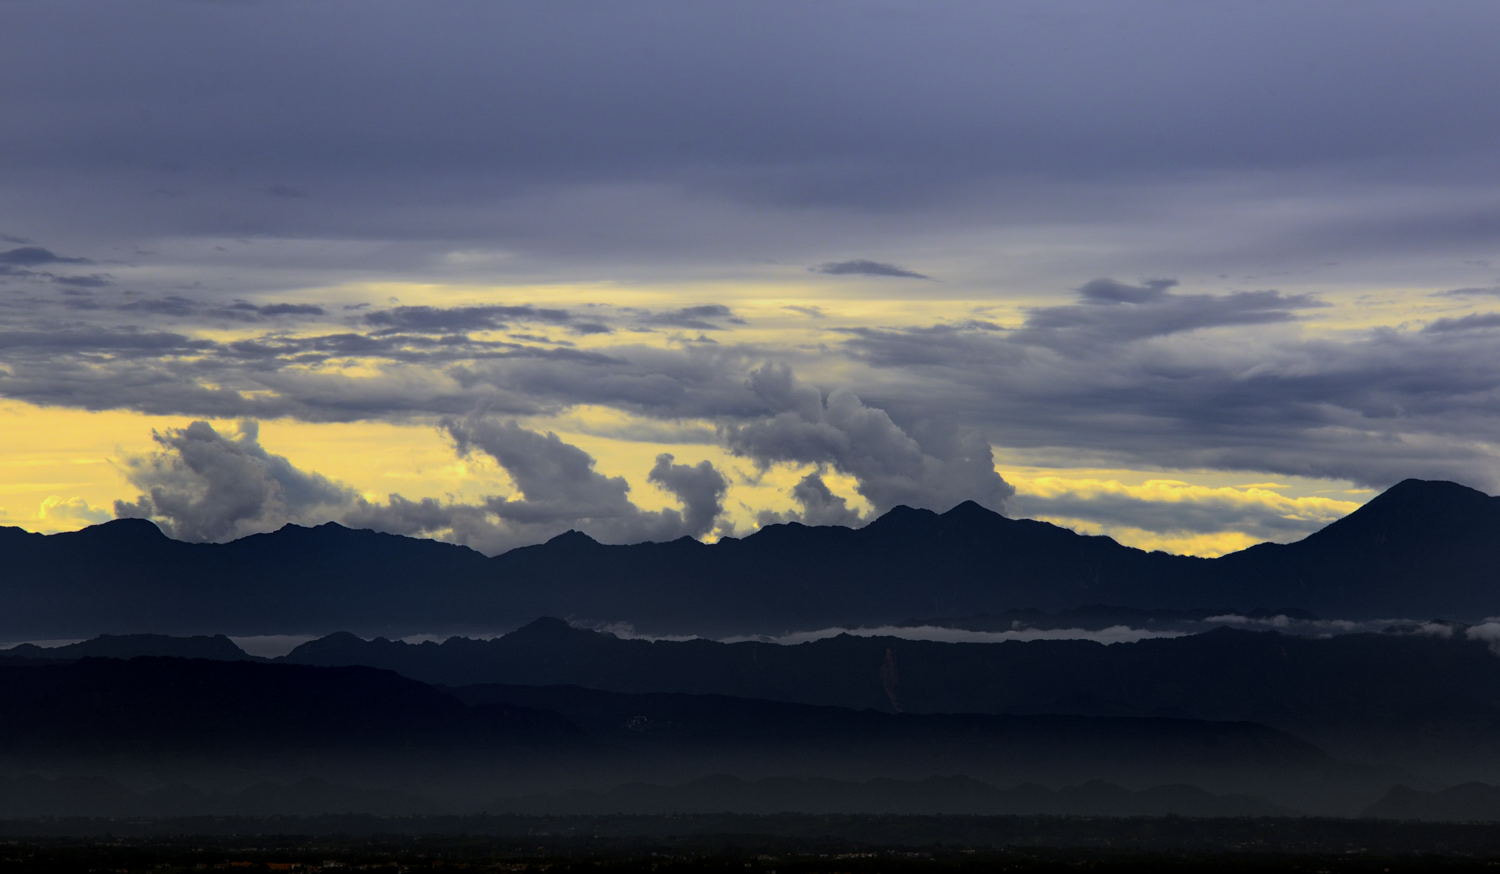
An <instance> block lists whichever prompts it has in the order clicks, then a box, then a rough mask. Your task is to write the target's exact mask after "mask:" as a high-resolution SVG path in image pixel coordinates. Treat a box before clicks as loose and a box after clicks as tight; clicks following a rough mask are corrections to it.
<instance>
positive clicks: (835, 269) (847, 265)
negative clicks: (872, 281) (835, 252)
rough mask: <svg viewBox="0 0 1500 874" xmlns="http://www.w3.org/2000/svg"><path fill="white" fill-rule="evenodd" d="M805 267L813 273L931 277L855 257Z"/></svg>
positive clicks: (892, 265)
mask: <svg viewBox="0 0 1500 874" xmlns="http://www.w3.org/2000/svg"><path fill="white" fill-rule="evenodd" d="M807 269H808V270H811V271H812V272H813V273H824V274H827V275H829V276H894V277H900V278H904V279H931V278H932V277H930V276H926V275H923V274H921V273H915V272H913V271H911V270H907V269H905V268H904V267H897V266H896V265H894V264H886V263H884V262H881V261H869V260H866V259H864V258H856V259H854V260H853V261H829V262H827V263H825V264H819V265H817V266H815V267H809V268H807Z"/></svg>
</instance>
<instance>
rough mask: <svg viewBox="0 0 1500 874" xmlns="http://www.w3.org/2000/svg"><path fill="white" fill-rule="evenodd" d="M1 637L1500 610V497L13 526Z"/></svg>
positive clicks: (676, 628)
mask: <svg viewBox="0 0 1500 874" xmlns="http://www.w3.org/2000/svg"><path fill="white" fill-rule="evenodd" d="M0 556H3V560H4V567H5V570H4V582H3V585H0V634H4V635H7V636H9V637H11V638H12V639H32V638H44V637H84V636H89V635H93V634H99V633H110V632H134V631H142V630H150V631H156V632H168V633H210V632H212V633H219V632H222V633H232V634H262V633H296V632H304V633H324V632H327V631H329V630H331V629H334V628H348V629H355V630H360V631H365V632H385V633H390V632H396V633H423V632H425V633H432V632H464V631H469V632H486V633H494V632H496V631H501V630H504V629H506V628H513V627H515V626H517V625H519V624H521V623H523V622H526V621H529V620H531V619H533V618H535V617H537V616H543V615H563V616H572V617H576V618H579V619H584V620H591V621H596V622H628V623H631V624H633V625H634V626H635V627H637V628H638V629H642V630H647V631H655V632H679V633H696V634H729V633H759V632H766V631H781V630H785V629H788V628H811V627H818V626H820V625H821V626H826V625H836V624H844V625H848V624H855V623H866V624H869V623H886V622H896V621H901V620H906V619H910V618H912V617H918V616H972V615H978V614H986V613H989V614H993V613H1000V612H1004V611H1007V610H1016V609H1041V610H1060V609H1068V608H1077V607H1081V606H1084V605H1091V604H1108V605H1114V606H1119V607H1135V608H1142V609H1194V608H1220V609H1224V610H1242V611H1243V610H1250V609H1254V608H1257V607H1266V606H1276V607H1283V608H1301V609H1304V610H1310V611H1313V612H1315V613H1319V614H1322V615H1327V616H1336V617H1340V618H1370V617H1392V616H1416V617H1427V616H1443V617H1448V618H1455V619H1465V620H1478V619H1480V618H1482V617H1485V616H1489V615H1492V614H1496V613H1500V596H1497V593H1496V592H1495V590H1494V586H1493V580H1494V568H1495V567H1496V566H1500V499H1496V498H1492V497H1489V496H1487V495H1484V494H1482V493H1480V492H1477V491H1474V490H1473V489H1469V488H1466V487H1464V486H1460V485H1457V484H1454V483H1447V482H1425V481H1418V480H1407V481H1405V482H1402V483H1400V484H1399V485H1397V486H1394V487H1393V488H1391V489H1390V490H1388V491H1386V492H1385V493H1384V494H1382V495H1380V496H1378V497H1376V498H1375V499H1374V500H1372V501H1370V502H1369V503H1368V504H1366V505H1365V506H1364V507H1362V508H1361V509H1359V510H1358V511H1356V512H1354V513H1352V514H1351V515H1349V516H1348V517H1346V518H1344V519H1341V520H1339V521H1337V522H1335V523H1333V524H1331V525H1329V526H1328V527H1326V528H1324V529H1323V530H1321V531H1319V532H1317V533H1315V534H1313V535H1311V536H1309V537H1307V538H1305V539H1304V540H1302V541H1299V542H1297V543H1292V544H1287V545H1274V544H1263V545H1260V546H1255V547H1252V548H1250V549H1247V550H1244V551H1242V552H1237V553H1233V554H1230V555H1226V556H1224V557H1222V558H1218V559H1202V558H1192V557H1185V556H1176V555H1168V554H1166V553H1161V552H1143V551H1141V550H1138V549H1132V548H1129V547H1125V546H1122V545H1120V544H1118V543H1116V542H1115V541H1113V540H1111V539H1110V538H1107V537H1094V536H1084V535H1080V534H1076V533H1074V532H1072V531H1069V530H1067V529H1064V528H1060V527H1057V526H1055V525H1050V524H1047V523H1043V522H1036V521H1029V520H1017V519H1008V518H1006V517H1004V516H1000V515H998V514H996V513H993V512H990V511H988V510H986V509H984V508H982V507H980V506H978V505H976V504H973V503H965V504H961V505H959V506H957V507H954V508H953V509H951V510H949V511H947V512H945V513H935V512H930V511H926V510H915V509H911V508H907V507H898V508H896V509H894V510H891V511H890V512H889V513H887V514H886V515H884V516H882V517H880V518H879V519H877V520H875V521H874V522H871V523H870V524H869V525H867V526H865V527H863V528H859V529H849V528H842V527H833V526H829V527H808V526H803V525H799V524H784V525H772V526H768V527H766V528H764V529H762V530H760V531H758V532H756V533H755V534H753V535H751V536H748V537H745V538H743V539H735V538H726V539H724V540H722V541H720V542H718V543H715V544H712V545H706V544H703V543H699V542H697V541H694V540H691V539H688V538H683V539H681V540H676V541H672V542H669V543H643V544H636V545H628V546H606V545H602V544H599V543H597V542H595V541H593V540H592V539H590V538H589V537H587V536H586V535H584V534H581V533H578V532H569V533H567V534H563V535H561V536H559V537H556V538H554V539H553V540H551V541H549V542H547V543H544V544H540V545H537V546H532V547H526V548H521V549H516V550H512V551H510V552H507V553H505V554H503V555H500V556H496V557H486V556H484V555H481V554H480V553H477V552H475V551H473V550H470V549H466V548H464V547H460V546H454V545H451V544H445V543H439V542H435V541H426V540H417V539H412V538H406V537H398V536H394V535H387V534H380V533H376V532H372V531H356V530H350V529H347V528H343V527H341V526H339V525H335V524H328V525H321V526H318V527H315V528H304V527H298V526H292V525H289V526H287V527H285V528H282V529H281V530H279V531H276V532H274V533H270V534H262V535H255V536H252V537H246V538H243V539H241V540H237V541H234V542H232V543H225V544H192V543H181V542H177V541H173V540H170V539H168V538H167V537H165V536H163V535H162V534H161V532H160V531H159V530H157V528H156V527H155V526H154V525H152V524H151V523H149V522H146V521H141V520H119V521H115V522H109V523H106V524H103V525H98V526H94V527H91V528H87V529H84V530H82V531H78V532H73V533H68V534H56V535H50V536H42V535H36V534H29V533H27V532H24V531H21V530H19V529H14V528H7V529H0Z"/></svg>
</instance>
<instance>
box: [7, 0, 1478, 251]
mask: <svg viewBox="0 0 1500 874" xmlns="http://www.w3.org/2000/svg"><path fill="white" fill-rule="evenodd" d="M150 9H151V13H150V14H149V15H147V14H140V13H139V12H138V11H137V10H135V9H133V8H127V7H124V6H117V5H115V4H104V5H102V6H100V5H97V4H80V3H78V2H71V0H58V2H55V3H21V4H11V5H10V6H9V7H8V15H7V27H6V28H5V31H4V33H0V58H3V59H4V61H3V63H4V65H5V66H4V68H3V69H0V82H3V83H6V84H5V86H4V91H3V97H4V99H5V102H6V103H5V105H6V107H7V111H6V113H5V117H4V118H3V119H0V137H3V140H4V142H6V143H7V165H8V168H9V169H10V172H11V173H13V174H14V180H15V182H14V184H13V185H9V186H8V193H11V194H12V195H13V196H14V207H13V209H14V210H15V214H14V215H13V216H11V217H10V218H9V219H7V220H8V221H14V222H22V221H24V222H27V223H28V225H27V227H28V228H29V229H31V228H34V229H36V230H35V233H37V234H58V235H59V239H62V238H63V237H62V236H61V235H62V234H64V233H65V232H66V233H68V234H73V235H77V236H78V237H79V238H84V237H87V238H90V239H103V238H109V239H110V240H111V241H121V242H127V243H135V242H139V241H140V240H141V239H142V238H147V239H163V238H171V237H202V236H210V237H216V238H228V237H236V236H243V237H247V238H248V237H258V238H262V239H264V238H267V237H274V238H279V239H297V240H304V239H326V240H370V241H379V242H382V243H391V244H393V245H390V246H387V247H383V248H381V249H380V254H379V255H378V256H377V257H378V259H379V261H378V263H379V264H380V266H381V268H382V269H384V270H385V271H386V272H388V273H390V272H403V271H405V272H413V271H415V270H416V269H417V268H418V266H426V267H428V268H430V267H431V266H432V265H433V264H434V263H436V262H437V261H440V260H441V259H442V258H443V257H444V256H446V255H448V254H450V253H452V252H454V251H472V250H475V249H484V248H486V247H494V248H496V249H500V250H503V251H505V252H506V253H508V254H510V255H513V256H514V258H513V260H512V262H511V263H512V264H514V265H516V266H515V268H514V269H516V270H519V271H522V272H525V271H535V272H534V273H532V275H533V276H536V275H540V276H542V277H544V278H545V277H546V276H548V275H556V274H558V273H563V274H569V275H575V276H576V275H579V273H586V274H589V275H592V276H595V277H599V276H606V277H607V276H612V275H616V274H617V272H619V271H628V272H631V273H636V274H652V273H656V274H660V273H661V272H662V271H668V272H670V271H671V270H672V269H673V266H672V265H673V264H704V263H713V262H721V263H722V261H723V259H732V258H738V257H743V253H744V252H745V251H747V245H746V244H747V242H748V243H749V244H750V246H749V248H750V249H752V250H754V251H756V252H757V254H758V256H763V257H766V258H775V259H777V260H779V261H780V262H781V263H798V264H805V263H810V262H811V261H812V260H813V259H816V258H817V257H818V256H819V254H820V253H826V252H828V251H830V249H834V248H835V247H837V249H838V250H843V251H848V250H849V248H850V247H851V246H852V245H860V246H867V245H868V246H882V247H889V246H890V244H900V243H903V242H908V241H910V242H915V243H921V242H923V239H917V238H925V240H927V241H932V240H938V241H941V240H943V239H944V238H945V236H946V235H947V234H948V233H949V232H951V231H952V230H953V229H954V228H955V227H959V226H963V227H980V226H1005V227H1012V228H1025V227H1031V226H1034V225H1035V222H1036V221H1037V219H1038V217H1039V216H1041V217H1043V218H1044V219H1045V220H1046V221H1048V222H1051V223H1056V222H1061V224H1064V225H1067V226H1070V227H1076V226H1079V225H1083V224H1089V223H1091V222H1095V221H1098V220H1100V218H1101V217H1102V216H1110V215H1114V216H1116V217H1120V216H1123V220H1124V222H1127V223H1128V222H1130V221H1132V219H1133V215H1132V214H1131V213H1132V210H1135V209H1139V210H1140V211H1142V212H1144V213H1145V214H1147V215H1150V216H1152V217H1153V219H1152V220H1153V221H1162V222H1164V223H1165V225H1166V226H1170V227H1174V228H1177V229H1180V230H1183V231H1185V232H1187V233H1184V234H1182V235H1181V238H1182V241H1183V242H1182V246H1183V248H1182V249H1179V250H1178V251H1179V252H1192V251H1194V250H1195V247H1196V246H1197V244H1198V242H1199V241H1198V240H1196V239H1194V238H1193V237H1194V236H1195V235H1196V234H1197V232H1199V231H1201V230H1202V222H1201V221H1199V219H1198V217H1197V216H1196V215H1195V214H1193V213H1192V211H1191V210H1187V209H1174V208H1173V207H1180V206H1184V205H1191V204H1197V203H1202V202H1211V201H1213V200H1214V198H1215V196H1216V195H1218V194H1219V193H1221V192H1222V191H1230V192H1232V193H1233V197H1234V198H1235V202H1228V201H1226V200H1225V199H1224V198H1222V197H1220V198H1219V199H1218V201H1217V202H1219V203H1220V204H1221V208H1220V214H1221V215H1227V216H1230V217H1232V218H1234V217H1237V215H1238V211H1237V210H1235V206H1237V205H1240V204H1245V203H1282V202H1286V201H1287V200H1289V199H1294V198H1296V197H1299V196H1302V195H1303V194H1304V193H1305V192H1307V191H1308V190H1309V186H1308V184H1307V180H1306V178H1305V174H1307V173H1309V172H1315V173H1318V174H1320V176H1319V178H1322V179H1327V180H1331V182H1344V183H1349V184H1348V185H1347V186H1346V188H1345V189H1344V191H1343V192H1342V193H1341V194H1339V195H1337V198H1341V199H1342V200H1343V201H1344V202H1345V204H1346V205H1348V206H1350V207H1351V208H1350V209H1348V210H1344V211H1342V212H1339V213H1338V215H1339V216H1340V217H1338V218H1333V219H1329V218H1327V216H1328V215H1330V213H1329V212H1327V211H1314V212H1316V214H1312V213H1311V212H1310V213H1309V214H1307V215H1303V214H1290V213H1289V214H1285V215H1282V216H1279V217H1278V218H1280V219H1282V220H1280V221H1278V222H1277V223H1276V228H1275V229H1273V230H1270V231H1265V232H1262V230H1263V229H1258V228H1257V229H1255V233H1254V234H1249V235H1247V234H1241V233H1240V231H1241V230H1242V229H1244V227H1245V226H1241V225H1235V224H1234V223H1233V222H1230V221H1226V222H1224V226H1225V233H1226V235H1227V236H1228V239H1233V240H1237V241H1238V242H1239V245H1240V247H1241V248H1242V249H1245V250H1248V251H1242V252H1238V253H1235V255H1234V257H1235V258H1236V259H1237V260H1256V257H1258V256H1261V255H1266V254H1273V253H1274V252H1276V251H1282V250H1284V249H1285V248H1286V247H1298V246H1305V245H1307V241H1309V240H1314V239H1317V240H1324V241H1334V240H1337V239H1338V238H1339V235H1340V234H1341V233H1343V227H1344V226H1345V225H1348V226H1349V227H1350V228H1351V230H1350V231H1349V232H1348V233H1347V234H1345V236H1346V237H1348V239H1349V241H1350V244H1352V245H1356V246H1357V245H1364V246H1366V248H1367V250H1369V251H1380V250H1381V249H1383V248H1385V247H1388V246H1389V245H1390V241H1395V242H1397V243H1400V242H1401V241H1402V240H1403V239H1404V238H1403V236H1402V234H1401V233H1399V232H1397V231H1396V230H1388V231H1380V229H1379V228H1370V227H1368V226H1366V225H1367V224H1368V220H1369V217H1370V213H1371V210H1369V209H1362V208H1359V207H1360V206H1361V205H1360V204H1359V202H1358V198H1359V194H1360V192H1362V191H1363V190H1364V189H1363V187H1362V183H1365V182H1367V181H1375V182H1389V183H1392V184H1394V185H1395V186H1397V187H1398V188H1399V189H1400V190H1402V191H1406V192H1411V199H1412V203H1410V204H1408V208H1407V209H1405V210H1403V212H1404V213H1405V214H1406V217H1413V216H1429V215H1441V214H1451V216H1452V220H1451V221H1426V222H1420V221H1413V222H1409V224H1410V226H1412V227H1415V228H1419V229H1420V228H1423V227H1425V228H1427V229H1428V230H1427V231H1426V233H1427V238H1426V239H1424V240H1423V241H1421V245H1422V246H1423V248H1431V244H1432V238H1433V237H1434V236H1436V237H1437V238H1440V242H1441V241H1446V240H1451V239H1453V238H1454V237H1453V235H1459V236H1462V237H1464V238H1465V239H1468V238H1472V237H1473V236H1474V234H1475V231H1474V228H1475V220H1474V219H1475V217H1476V216H1481V217H1482V213H1483V209H1482V208H1481V207H1477V206H1468V207H1464V208H1456V207H1455V208H1452V209H1447V210H1444V209H1439V208H1438V205H1439V204H1440V202H1442V201H1443V200H1444V199H1445V198H1449V197H1450V196H1451V195H1453V194H1454V193H1455V192H1464V191H1470V192H1471V191H1474V190H1476V188H1477V189H1480V190H1483V189H1484V188H1486V187H1493V186H1490V185H1488V182H1489V181H1493V179H1494V177H1495V173H1494V163H1493V157H1492V154H1491V152H1490V150H1489V149H1488V148H1487V147H1486V146H1485V145H1484V144H1487V143H1491V142H1493V141H1494V139H1495V136H1496V134H1497V133H1500V130H1497V126H1500V122H1497V120H1496V119H1495V118H1494V117H1493V115H1492V114H1490V113H1483V112H1475V111H1473V107H1474V106H1476V105H1483V102H1484V100H1485V98H1486V96H1487V95H1486V94H1485V93H1484V91H1483V86H1482V84H1481V83H1484V82H1488V81H1493V80H1495V79H1497V78H1500V60H1497V59H1496V58H1495V57H1494V53H1493V52H1492V51H1491V46H1490V45H1489V43H1488V41H1487V39H1486V38H1485V35H1487V34H1489V33H1492V32H1493V30H1494V27H1495V25H1496V24H1497V23H1500V12H1497V11H1496V10H1495V9H1494V8H1493V7H1491V6H1489V5H1488V4H1442V5H1441V6H1438V7H1431V6H1422V7H1420V8H1419V7H1417V6H1415V5H1413V4H1410V3H1403V2H1395V0H1387V2H1371V3H1365V4H1360V6H1359V7H1358V9H1357V10H1355V9H1351V8H1347V7H1344V6H1342V5H1339V4H1305V3H1295V2H1272V3H1261V4H1227V5H1226V4H1213V5H1200V6H1195V7H1191V8H1189V7H1186V6H1184V5H1183V4H1180V3H1172V2H1164V0H1163V2H1157V0H1140V2H1132V3H1130V4H1127V5H1124V6H1122V5H1120V4H1117V3H1110V2H1092V0H1086V2H1078V3H1070V4H1066V5H1062V6H1060V5H1058V4H1050V3H1032V2H1020V3H1006V4H984V3H943V4H937V5H930V4H928V5H920V6H919V5H916V4H881V5H876V6H866V5H863V4H846V3H826V4H806V3H795V2H768V3H756V4H754V5H753V6H750V5H747V4H741V3H729V4H712V5H705V4H702V3H697V2H690V0H648V2H644V3H641V4H629V5H621V4H610V3H597V2H585V3H582V4H524V5H515V4H499V5H496V4H489V3H479V2H467V0H454V2H447V3H443V4H441V8H440V9H438V10H436V11H434V10H431V9H428V8H425V7H424V8H422V9H421V10H418V9H416V8H414V7H411V6H410V5H407V4H400V3H393V2H374V3H358V4H355V3H351V2H330V3H325V4H318V5H317V6H316V7H314V8H310V9H309V8H306V7H304V6H301V5H298V6H295V7H294V6H292V5H288V4H286V3H279V2H270V3H254V4H181V3H151V4H150ZM751 9H753V13H751V12H750V11H749V10H751ZM291 14H295V15H296V16H297V24H298V26H297V28H296V33H294V34H291V35H288V33H287V28H286V26H285V22H286V18H287V16H288V15H291ZM1395 33H1399V34H1401V35H1402V39H1401V44H1402V46H1403V51H1400V52H1392V51H1390V45H1391V37H1390V35H1391V34H1395ZM1267 45H1275V46H1276V47H1277V54H1278V58H1279V59H1280V62H1279V63H1276V64H1267V63H1265V59H1264V46H1267ZM61 46H68V47H77V48H82V49H85V50H87V52H88V53H89V56H90V57H91V58H93V59H94V60H93V62H91V63H89V64H86V65H83V64H76V63H73V62H72V61H71V59H70V58H71V56H70V54H69V52H66V51H61V50H60V49H59V47H61ZM767 58H775V63H774V64H768V63H766V59H767ZM913 58H936V59H940V61H938V62H935V63H920V64H919V63H908V62H906V59H913ZM751 69H753V70H756V71H757V72H756V75H754V76H746V75H744V71H745V70H751ZM396 71H400V73H399V74H398V73H397V72H396ZM521 82H524V83H526V85H525V87H524V88H522V87H519V86H518V85H517V84H516V83H521ZM124 106H128V107H131V108H132V111H131V112H110V111H104V108H113V107H124ZM476 106H482V107H484V111H478V112H476V111H474V107H476ZM833 107H837V111H830V110H831V108H833ZM789 131H791V132H795V135H788V133H787V132H789ZM1101 131H1102V132H1107V135H1101V133H1100V132H1101ZM142 156H149V159H147V158H143V157H142ZM271 180H274V181H271ZM1247 180H1248V181H1251V182H1253V183H1254V184H1253V185H1245V184H1243V183H1245V182H1246V181H1247ZM1164 183H1183V184H1180V185H1178V184H1164ZM1215 186H1218V188H1217V189H1215V190H1213V191H1210V189H1214V188H1215ZM1183 188H1192V189H1193V190H1194V191H1195V192H1196V191H1203V192H1205V194H1203V195H1202V196H1201V197H1200V196H1198V195H1197V194H1195V193H1192V192H1189V193H1187V194H1185V195H1184V194H1183V193H1182V189H1183ZM151 192H166V193H170V194H171V195H172V196H153V195H151V194H150V193H151ZM309 192H316V194H317V196H315V197H314V196H301V195H306V194H308V193H309ZM1152 192H1155V193H1156V194H1151V193H1152ZM1169 192H1175V193H1169ZM1148 195H1149V196H1151V197H1154V198H1156V200H1155V201H1154V202H1151V203H1144V202H1142V200H1143V198H1144V197H1145V196H1148ZM1337 198H1336V199H1337ZM83 202H87V203H89V206H90V208H89V209H88V210H79V209H77V208H76V204H78V203H83ZM642 216H649V218H650V220H649V221H643V220H641V217H642ZM1466 216H1467V219H1466V218H1465V217H1466ZM888 218H889V219H894V220H892V221H887V219H888ZM1361 221H1364V222H1365V224H1361ZM1122 226H1124V225H1122ZM1313 226H1315V227H1313ZM1309 229H1311V230H1317V231H1320V232H1326V233H1318V234H1310V233H1307V232H1306V231H1308V230H1309ZM1376 238H1379V242H1372V241H1373V240H1375V239H1376ZM1490 239H1493V236H1492V235H1491V236H1490ZM1415 244H1416V243H1415V242H1414V241H1410V240H1409V239H1408V242H1407V243H1405V244H1404V245H1407V246H1411V245H1415ZM867 251H879V252H882V253H884V252H886V251H892V254H891V255H890V256H889V257H891V258H893V259H904V258H906V257H907V255H906V252H905V251H896V250H894V249H888V248H878V249H870V250H867ZM265 258H266V260H265V261H264V262H262V266H265V267H267V268H270V267H274V266H276V264H277V262H276V256H275V255H271V254H268V255H267V256H265ZM1262 260H1264V259H1262ZM371 263H377V262H371V261H365V260H361V261H360V262H359V264H358V265H354V264H346V265H345V266H346V267H356V266H358V267H361V268H362V267H364V266H367V265H369V264H371ZM835 263H839V262H835ZM843 263H851V262H843ZM870 263H871V264H874V265H877V267H878V266H879V264H880V262H874V261H871V262H870ZM897 263H900V260H898V261H897ZM1166 263H1174V262H1172V261H1168V262H1166ZM886 266H889V265H886ZM455 269H457V268H455ZM503 269H511V268H503ZM895 269H896V270H902V268H899V267H898V268H895ZM902 272H905V273H911V272H914V271H902ZM946 272H947V271H946V269H945V275H946ZM866 275H868V274H866ZM878 275H886V274H878Z"/></svg>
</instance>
